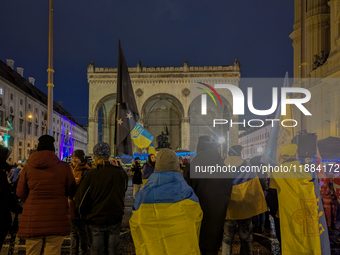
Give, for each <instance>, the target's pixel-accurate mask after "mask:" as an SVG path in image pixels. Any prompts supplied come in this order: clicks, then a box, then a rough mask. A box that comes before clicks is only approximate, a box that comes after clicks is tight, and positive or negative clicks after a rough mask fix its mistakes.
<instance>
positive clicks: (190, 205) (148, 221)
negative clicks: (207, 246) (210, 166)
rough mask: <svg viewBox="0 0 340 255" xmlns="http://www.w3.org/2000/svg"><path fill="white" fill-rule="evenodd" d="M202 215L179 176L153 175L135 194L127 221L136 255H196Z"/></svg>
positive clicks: (197, 204) (169, 174)
mask: <svg viewBox="0 0 340 255" xmlns="http://www.w3.org/2000/svg"><path fill="white" fill-rule="evenodd" d="M202 217H203V213H202V210H201V207H200V205H199V201H198V198H197V196H196V195H195V193H194V191H193V189H192V188H191V187H190V186H189V185H188V184H187V183H186V181H185V180H184V178H183V176H182V174H181V173H178V172H170V171H165V172H154V173H153V174H152V175H151V176H150V177H149V179H148V182H147V183H146V185H145V187H144V188H143V190H141V191H139V192H138V193H137V194H136V198H135V204H134V206H133V215H132V217H131V218H130V228H131V234H132V238H133V241H134V244H135V248H136V254H137V255H138V254H151V255H153V254H154V255H159V254H162V255H163V254H164V255H170V254H183V255H184V254H185V255H190V254H192V255H193V254H200V250H199V233H200V227H201V220H202Z"/></svg>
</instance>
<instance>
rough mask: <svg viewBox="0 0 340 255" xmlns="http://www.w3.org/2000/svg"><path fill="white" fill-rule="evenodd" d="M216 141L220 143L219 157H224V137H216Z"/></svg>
mask: <svg viewBox="0 0 340 255" xmlns="http://www.w3.org/2000/svg"><path fill="white" fill-rule="evenodd" d="M218 143H219V144H221V158H223V159H224V154H223V144H224V143H225V138H224V137H223V136H221V137H219V138H218Z"/></svg>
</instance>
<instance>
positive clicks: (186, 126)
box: [175, 117, 190, 150]
mask: <svg viewBox="0 0 340 255" xmlns="http://www.w3.org/2000/svg"><path fill="white" fill-rule="evenodd" d="M181 140H182V141H181V149H182V150H190V118H189V117H183V118H182V123H181ZM175 149H176V148H175Z"/></svg>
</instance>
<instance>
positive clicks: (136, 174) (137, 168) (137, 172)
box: [131, 163, 143, 184]
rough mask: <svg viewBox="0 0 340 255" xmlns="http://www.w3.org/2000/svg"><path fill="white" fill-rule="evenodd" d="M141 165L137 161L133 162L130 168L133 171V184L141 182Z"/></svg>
mask: <svg viewBox="0 0 340 255" xmlns="http://www.w3.org/2000/svg"><path fill="white" fill-rule="evenodd" d="M141 170H142V167H141V165H140V164H139V163H135V164H134V165H133V166H132V168H131V171H132V172H133V177H132V183H133V184H142V183H143V182H142V172H141Z"/></svg>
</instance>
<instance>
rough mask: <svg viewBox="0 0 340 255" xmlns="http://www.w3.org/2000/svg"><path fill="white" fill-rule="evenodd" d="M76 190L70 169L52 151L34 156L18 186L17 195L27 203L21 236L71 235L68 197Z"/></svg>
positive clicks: (20, 230)
mask: <svg viewBox="0 0 340 255" xmlns="http://www.w3.org/2000/svg"><path fill="white" fill-rule="evenodd" d="M74 187H75V180H74V177H73V174H72V170H71V167H70V166H69V165H68V164H67V163H66V162H62V161H60V160H59V159H58V157H57V156H56V155H55V153H54V152H53V151H50V150H43V151H37V152H35V153H33V154H32V155H31V156H30V157H29V160H28V163H27V164H26V165H25V167H24V168H23V170H22V171H21V173H20V178H19V182H18V186H17V196H18V197H20V198H21V199H23V200H26V202H25V205H24V209H23V213H22V216H21V220H20V223H19V231H18V237H20V238H31V237H41V236H53V235H57V236H64V235H69V234H70V230H71V229H70V212H69V206H68V202H67V196H69V195H73V192H74Z"/></svg>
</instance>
